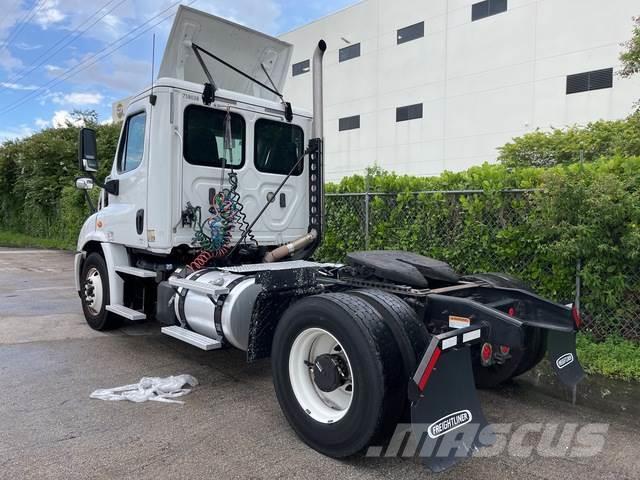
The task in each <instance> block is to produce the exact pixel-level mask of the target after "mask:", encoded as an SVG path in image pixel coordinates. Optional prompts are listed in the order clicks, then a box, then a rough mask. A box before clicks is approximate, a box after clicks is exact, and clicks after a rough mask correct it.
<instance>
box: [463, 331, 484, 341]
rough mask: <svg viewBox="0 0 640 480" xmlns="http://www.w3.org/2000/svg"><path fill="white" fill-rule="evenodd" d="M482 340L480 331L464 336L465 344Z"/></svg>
mask: <svg viewBox="0 0 640 480" xmlns="http://www.w3.org/2000/svg"><path fill="white" fill-rule="evenodd" d="M477 338H480V329H478V330H474V331H473V332H467V333H465V334H463V335H462V341H463V342H470V341H471V340H475V339H477Z"/></svg>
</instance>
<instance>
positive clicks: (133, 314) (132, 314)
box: [106, 305, 147, 321]
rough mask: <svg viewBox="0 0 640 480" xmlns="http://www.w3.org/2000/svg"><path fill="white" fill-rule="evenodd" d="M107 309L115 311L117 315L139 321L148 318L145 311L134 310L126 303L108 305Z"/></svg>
mask: <svg viewBox="0 0 640 480" xmlns="http://www.w3.org/2000/svg"><path fill="white" fill-rule="evenodd" d="M106 309H107V311H108V312H112V313H115V314H116V315H119V316H121V317H123V318H126V319H127V320H133V321H137V320H144V319H145V318H147V316H146V315H145V314H144V313H142V312H139V311H137V310H133V309H132V308H129V307H125V306H124V305H107V306H106Z"/></svg>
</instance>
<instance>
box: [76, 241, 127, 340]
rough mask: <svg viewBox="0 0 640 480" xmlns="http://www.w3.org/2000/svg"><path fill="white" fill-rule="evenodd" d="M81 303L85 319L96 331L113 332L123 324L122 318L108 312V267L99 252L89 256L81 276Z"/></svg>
mask: <svg viewBox="0 0 640 480" xmlns="http://www.w3.org/2000/svg"><path fill="white" fill-rule="evenodd" d="M80 301H81V302H82V311H83V312H84V318H85V320H86V321H87V323H88V324H89V326H90V327H91V328H93V329H94V330H100V331H103V330H112V329H114V328H117V327H119V326H120V325H121V324H122V320H121V318H120V317H118V316H116V315H114V314H113V313H111V312H108V311H107V310H106V306H107V305H109V274H108V272H107V265H106V263H105V261H104V258H102V255H100V254H99V253H97V252H94V253H91V254H89V256H88V257H87V259H86V260H85V261H84V265H83V266H82V273H81V274H80Z"/></svg>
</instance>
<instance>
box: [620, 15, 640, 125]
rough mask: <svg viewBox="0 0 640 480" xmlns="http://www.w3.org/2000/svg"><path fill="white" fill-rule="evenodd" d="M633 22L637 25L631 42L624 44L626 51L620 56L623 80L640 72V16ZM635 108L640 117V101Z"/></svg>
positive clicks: (634, 18)
mask: <svg viewBox="0 0 640 480" xmlns="http://www.w3.org/2000/svg"><path fill="white" fill-rule="evenodd" d="M633 21H634V23H635V25H634V26H633V33H632V36H631V40H628V41H626V42H625V43H624V44H623V46H624V47H625V50H624V51H623V52H622V53H621V54H620V61H621V62H622V70H620V72H618V74H619V75H620V76H621V77H623V78H629V77H631V76H632V75H635V74H637V73H638V72H640V16H637V17H633ZM634 106H635V107H636V111H635V115H636V116H638V115H640V100H638V101H637V102H636V103H635V104H634Z"/></svg>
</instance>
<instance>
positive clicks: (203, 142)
mask: <svg viewBox="0 0 640 480" xmlns="http://www.w3.org/2000/svg"><path fill="white" fill-rule="evenodd" d="M229 127H230V128H229ZM225 134H226V136H227V145H225ZM244 138H245V124H244V119H243V118H242V116H241V115H238V114H237V113H233V112H229V120H227V112H226V111H224V110H215V109H213V108H207V107H201V106H198V105H190V106H188V107H187V108H186V109H185V110H184V149H183V151H184V158H185V160H186V161H187V162H189V163H191V164H193V165H204V166H206V167H222V162H223V159H224V164H225V166H226V167H230V168H240V167H242V165H243V164H244ZM225 147H231V148H225Z"/></svg>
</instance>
